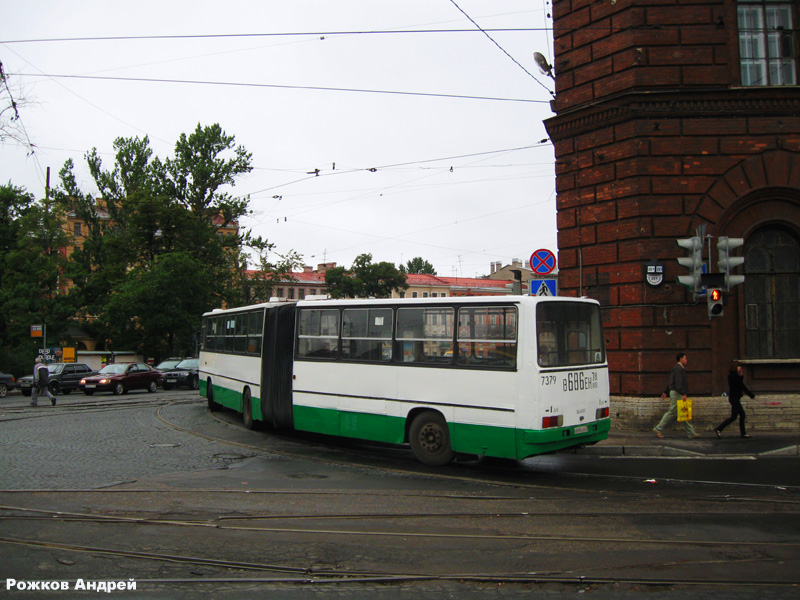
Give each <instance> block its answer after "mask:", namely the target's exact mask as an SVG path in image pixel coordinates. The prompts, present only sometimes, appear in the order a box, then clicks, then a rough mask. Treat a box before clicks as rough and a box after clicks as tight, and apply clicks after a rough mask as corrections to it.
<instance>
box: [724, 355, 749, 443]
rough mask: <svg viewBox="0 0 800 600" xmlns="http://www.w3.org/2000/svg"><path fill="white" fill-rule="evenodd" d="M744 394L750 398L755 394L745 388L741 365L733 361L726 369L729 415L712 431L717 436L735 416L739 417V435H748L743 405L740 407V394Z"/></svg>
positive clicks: (747, 436) (745, 436) (746, 436)
mask: <svg viewBox="0 0 800 600" xmlns="http://www.w3.org/2000/svg"><path fill="white" fill-rule="evenodd" d="M745 394H747V395H748V396H750V398H751V399H752V398H755V394H753V392H751V391H750V390H749V389H747V386H746V385H745V384H744V375H743V374H742V365H740V364H739V363H736V362H735V363H733V364H732V365H731V368H730V370H729V371H728V402H730V403H731V416H730V418H728V419H725V420H724V421H723V422H722V423H720V424H719V427H717V428H716V429H715V430H714V433H716V434H717V437H722V436H721V435H720V434H721V433H722V430H723V429H725V428H726V427H727V426H728V425H730V424H731V423H733V422H734V421H735V420H736V417H739V433H740V434H741V436H742V437H743V438H749V437H750V436H749V435H747V430H746V429H745V428H744V421H745V416H744V407H742V396H744V395H745Z"/></svg>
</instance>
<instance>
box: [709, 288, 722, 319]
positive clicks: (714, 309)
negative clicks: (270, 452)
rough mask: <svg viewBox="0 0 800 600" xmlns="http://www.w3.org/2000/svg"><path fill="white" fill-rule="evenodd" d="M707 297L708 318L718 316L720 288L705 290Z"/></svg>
mask: <svg viewBox="0 0 800 600" xmlns="http://www.w3.org/2000/svg"><path fill="white" fill-rule="evenodd" d="M707 299H708V318H709V319H710V318H712V317H719V316H721V315H722V311H723V308H724V307H723V305H722V290H719V289H716V288H714V289H710V290H708V292H707Z"/></svg>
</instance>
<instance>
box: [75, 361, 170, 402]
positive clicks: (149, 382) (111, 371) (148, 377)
mask: <svg viewBox="0 0 800 600" xmlns="http://www.w3.org/2000/svg"><path fill="white" fill-rule="evenodd" d="M161 378H162V374H161V371H157V370H156V369H154V368H153V367H151V366H149V365H146V364H144V363H116V364H113V365H106V366H105V367H103V368H102V369H100V371H98V373H97V375H92V376H91V377H84V378H83V379H81V382H80V384H79V386H78V387H79V389H80V390H82V391H83V393H84V394H86V395H87V396H91V395H92V394H94V393H95V392H114V393H115V394H125V393H127V392H128V390H137V389H138V390H147V391H148V392H155V391H156V389H157V388H158V384H159V382H160V381H161Z"/></svg>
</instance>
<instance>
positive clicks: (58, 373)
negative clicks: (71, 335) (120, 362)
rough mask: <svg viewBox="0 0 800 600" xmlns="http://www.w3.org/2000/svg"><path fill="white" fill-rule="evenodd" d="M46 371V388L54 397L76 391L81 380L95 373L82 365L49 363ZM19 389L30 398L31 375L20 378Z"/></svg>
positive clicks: (31, 387) (87, 366)
mask: <svg viewBox="0 0 800 600" xmlns="http://www.w3.org/2000/svg"><path fill="white" fill-rule="evenodd" d="M47 371H48V377H47V379H48V383H47V387H48V388H49V389H50V393H51V394H54V395H56V396H57V395H58V394H69V393H70V392H71V391H72V390H77V389H78V385H79V384H80V382H81V379H83V378H84V377H89V376H90V375H94V374H96V373H97V371H94V370H92V368H91V367H90V366H89V365H85V364H83V363H50V364H49V365H47ZM19 389H20V390H21V391H22V393H23V394H25V395H26V396H30V395H31V390H32V389H33V375H25V377H20V378H19Z"/></svg>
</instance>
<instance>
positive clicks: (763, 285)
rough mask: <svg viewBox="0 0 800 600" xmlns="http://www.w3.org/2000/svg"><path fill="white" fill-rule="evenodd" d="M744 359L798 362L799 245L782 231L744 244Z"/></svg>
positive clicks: (764, 232) (762, 232)
mask: <svg viewBox="0 0 800 600" xmlns="http://www.w3.org/2000/svg"><path fill="white" fill-rule="evenodd" d="M744 272H745V274H746V278H745V282H744V305H745V306H744V308H745V313H744V319H745V356H746V358H751V359H780V358H800V241H799V240H798V239H797V237H795V235H794V234H792V233H791V232H790V231H788V230H786V229H783V228H780V227H769V228H766V229H761V230H759V231H757V232H756V233H755V234H753V235H752V236H751V237H750V238H749V239H748V240H747V242H745V262H744Z"/></svg>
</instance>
